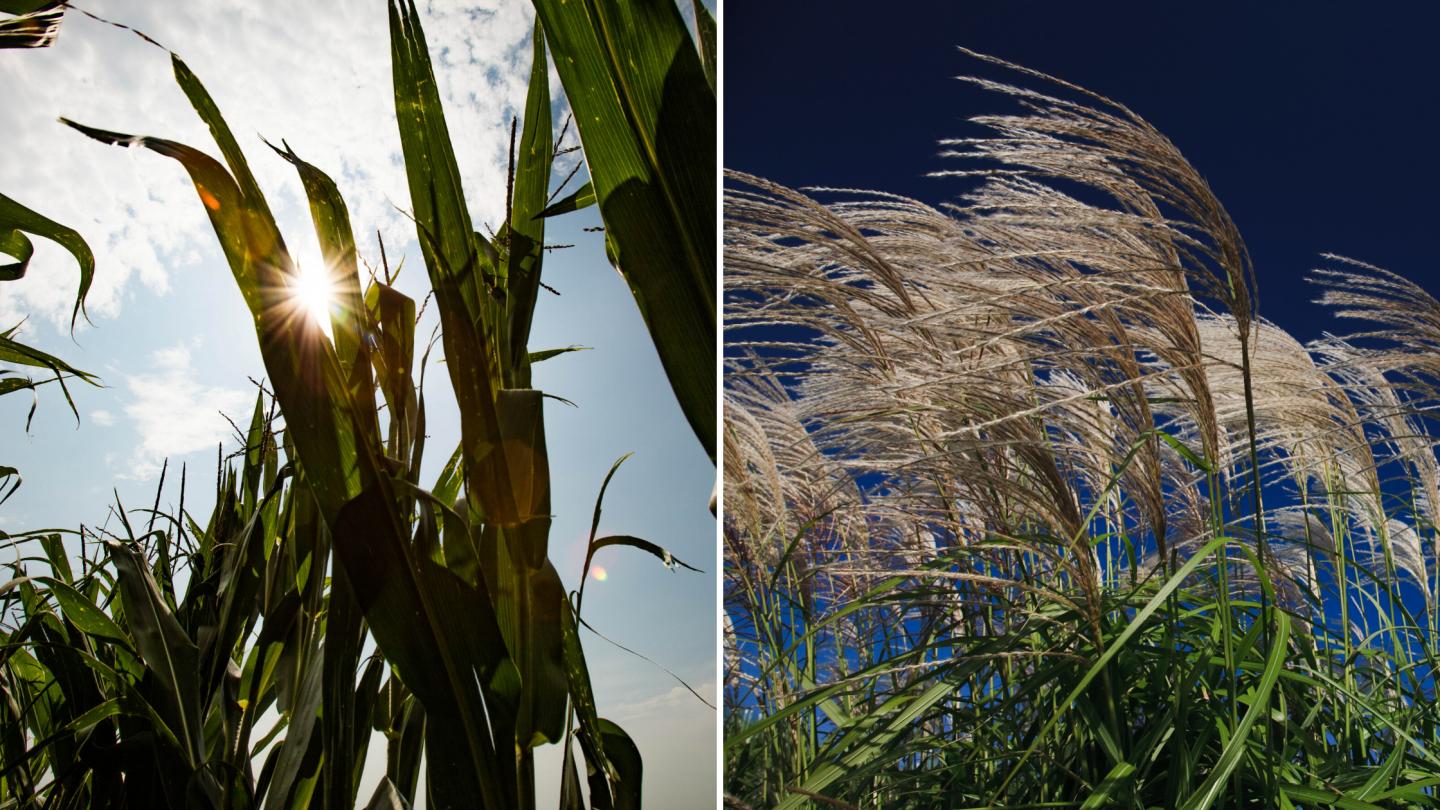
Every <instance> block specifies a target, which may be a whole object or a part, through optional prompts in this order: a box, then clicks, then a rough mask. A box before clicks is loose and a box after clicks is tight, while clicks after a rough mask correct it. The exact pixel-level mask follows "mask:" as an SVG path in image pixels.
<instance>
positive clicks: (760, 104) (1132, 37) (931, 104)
mask: <svg viewBox="0 0 1440 810" xmlns="http://www.w3.org/2000/svg"><path fill="white" fill-rule="evenodd" d="M1262 5H1263V6H1266V7H1264V8H1262V7H1261V6H1262ZM1082 6H1084V7H1082ZM1419 7H1420V4H1404V5H1402V4H1398V3H1396V4H1390V5H1388V6H1382V5H1380V4H1374V3H1366V4H1360V3H1353V4H1352V3H1317V4H1305V5H1302V4H1299V3H1289V4H1260V3H1256V4H1249V5H1241V4H1237V3H1224V4H1202V3H1188V4H1183V5H1182V4H1179V3H1159V2H1155V3H1139V2H1107V3H1102V4H1081V3H1074V4H1070V3H1061V2H1044V3H1042V2H1019V1H1018V0H1011V1H1010V2H1004V1H1003V0H983V1H982V2H929V1H923V2H922V1H917V0H891V1H890V2H884V3H876V2H865V3H859V2H836V3H830V4H819V3H808V2H806V3H801V2H792V3H786V2H777V1H776V0H726V3H725V4H724V15H725V16H724V25H725V76H724V82H725V84H724V93H725V96H724V98H725V110H724V113H725V114H724V137H725V141H724V163H725V166H726V167H728V168H734V169H741V170H745V171H748V172H752V173H755V174H759V175H763V176H766V177H769V178H771V179H773V180H776V181H779V182H782V183H786V184H789V185H796V186H802V185H827V186H851V187H863V188H875V189H880V190H884V191H891V192H896V193H901V194H907V195H911V196H915V197H917V198H919V199H923V200H927V201H930V202H942V201H946V200H950V199H953V198H955V197H957V196H959V195H960V194H962V193H963V192H964V191H965V189H966V186H965V185H964V183H963V182H962V181H960V180H956V179H954V178H949V179H933V178H927V177H925V176H924V175H925V173H926V172H928V171H932V170H936V169H944V168H958V163H957V162H956V161H950V160H942V159H941V158H939V157H938V156H937V154H936V153H937V152H938V147H937V146H936V141H937V140H939V139H940V138H944V137H956V136H960V137H964V136H969V135H975V134H978V133H979V132H981V130H979V129H978V128H976V127H974V126H973V125H970V124H968V123H966V121H965V119H966V118H968V117H970V116H971V115H975V114H979V113H992V112H1009V111H1012V110H1013V109H1014V107H1013V105H1012V104H1010V103H1009V102H1008V101H1007V100H1005V99H1004V98H1001V97H999V96H994V95H990V94H985V93H982V92H979V91H976V90H974V89H973V88H970V87H968V86H967V85H964V84H962V83H961V82H957V81H955V80H954V78H953V77H954V76H956V75H958V74H962V73H980V74H981V75H985V76H990V77H996V78H1005V77H1006V74H1004V73H1002V72H998V71H996V70H994V69H993V68H988V67H985V66H981V65H979V64H978V63H976V62H975V61H973V60H971V59H968V58H967V57H965V56H964V55H963V54H960V53H959V52H958V51H956V50H955V47H954V46H955V45H965V46H967V47H970V48H973V49H975V50H978V51H982V52H986V53H991V54H994V55H996V56H1000V57H1002V58H1005V59H1008V60H1010V61H1013V62H1017V63H1019V64H1022V65H1026V66H1028V67H1032V68H1035V69H1038V70H1042V71H1045V72H1047V73H1051V74H1054V75H1056V76H1059V77H1060V78H1063V79H1066V80H1068V81H1071V82H1074V83H1076V84H1080V85H1083V86H1085V87H1088V88H1090V89H1092V90H1095V91H1097V92H1099V93H1102V94H1104V95H1107V96H1109V97H1111V98H1113V99H1115V100H1117V101H1119V102H1121V103H1123V104H1125V105H1127V106H1129V107H1130V108H1131V109H1132V110H1134V111H1135V112H1137V113H1139V114H1140V115H1141V116H1143V117H1145V118H1146V119H1148V120H1149V121H1150V122H1151V123H1152V124H1154V125H1155V126H1156V127H1158V128H1159V129H1160V130H1161V131H1162V132H1164V133H1165V134H1166V135H1167V136H1168V137H1169V138H1170V139H1171V140H1172V141H1174V142H1175V143H1176V145H1178V146H1179V147H1180V149H1181V151H1182V152H1183V153H1184V154H1185V155H1186V157H1188V158H1189V160H1190V162H1191V163H1193V164H1194V165H1195V166H1196V168H1198V169H1199V170H1200V172H1201V174H1203V175H1204V176H1205V177H1206V178H1207V179H1208V180H1209V182H1210V185H1211V187H1212V188H1213V189H1214V191H1215V193H1216V195H1217V196H1218V197H1219V198H1220V200H1221V202H1222V203H1224V204H1225V206H1226V207H1227V208H1228V209H1229V211H1230V213H1231V215H1232V216H1233V217H1234V219H1235V221H1236V223H1237V225H1238V226H1239V228H1240V231H1241V234H1242V235H1243V236H1244V238H1245V240H1246V243H1247V244H1248V245H1249V247H1250V250H1251V254H1252V255H1253V257H1254V259H1255V264H1256V272H1257V276H1258V278H1259V285H1260V305H1261V314H1263V315H1265V316H1266V317H1268V318H1270V319H1272V320H1275V321H1277V322H1278V323H1280V325H1282V326H1284V327H1285V328H1287V329H1288V330H1290V331H1291V332H1292V333H1293V334H1295V335H1296V337H1299V338H1301V339H1302V340H1307V339H1310V338H1313V337H1316V336H1317V335H1318V334H1319V333H1320V331H1321V330H1323V329H1331V330H1337V329H1338V330H1339V331H1345V330H1346V329H1349V328H1351V327H1349V326H1347V325H1345V324H1343V323H1341V324H1337V323H1335V322H1334V321H1333V320H1329V319H1327V318H1326V317H1325V316H1324V313H1323V311H1322V310H1321V309H1320V308H1319V307H1318V306H1315V305H1313V304H1310V303H1309V301H1310V299H1311V298H1313V297H1314V295H1315V291H1314V289H1313V288H1312V286H1311V285H1309V284H1307V283H1305V282H1303V281H1302V278H1303V276H1304V275H1305V273H1306V272H1307V271H1308V270H1309V269H1310V268H1312V267H1314V266H1315V265H1316V264H1317V263H1318V262H1319V259H1318V254H1320V253H1321V252H1327V251H1328V252H1334V253H1340V254H1343V255H1348V256H1351V257H1353V258H1356V259H1360V260H1363V261H1368V262H1371V263H1373V264H1377V265H1380V266H1382V267H1387V268H1389V269H1391V270H1394V271H1396V272H1399V273H1401V274H1403V275H1406V276H1408V277H1410V278H1411V279H1414V280H1415V281H1417V282H1419V283H1421V284H1422V285H1424V286H1425V287H1426V288H1427V289H1429V290H1431V291H1432V292H1440V274H1437V270H1440V268H1437V267H1436V266H1435V258H1434V257H1435V253H1436V251H1435V247H1434V246H1435V244H1436V242H1437V239H1436V234H1437V232H1440V227H1437V222H1436V219H1437V214H1440V204H1437V200H1440V162H1437V152H1440V149H1437V147H1440V111H1437V105H1436V102H1437V95H1440V92H1437V85H1440V39H1437V36H1436V35H1437V26H1436V23H1437V22H1440V17H1437V15H1436V14H1434V13H1430V14H1422V13H1420V12H1417V11H1416V10H1415V9H1418V8H1419Z"/></svg>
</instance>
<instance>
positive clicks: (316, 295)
mask: <svg viewBox="0 0 1440 810" xmlns="http://www.w3.org/2000/svg"><path fill="white" fill-rule="evenodd" d="M297 270H298V272H297V273H296V275H295V277H294V278H293V279H291V281H290V294H291V296H293V297H294V299H295V305H296V307H297V308H298V309H300V310H302V311H303V312H304V313H305V314H306V316H308V317H309V318H310V319H311V320H313V321H315V322H316V323H317V324H319V325H320V326H321V328H322V329H324V330H325V332H326V333H327V334H328V333H329V332H330V307H331V305H332V304H333V303H334V302H335V287H334V285H332V284H331V283H330V273H329V271H328V270H327V268H326V267H325V263H324V262H322V261H316V260H312V261H307V262H303V263H300V264H299V266H298V268H297Z"/></svg>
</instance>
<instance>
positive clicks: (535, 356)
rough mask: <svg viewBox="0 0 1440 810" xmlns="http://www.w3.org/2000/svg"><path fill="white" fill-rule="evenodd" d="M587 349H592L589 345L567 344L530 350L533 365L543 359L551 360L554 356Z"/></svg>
mask: <svg viewBox="0 0 1440 810" xmlns="http://www.w3.org/2000/svg"><path fill="white" fill-rule="evenodd" d="M586 351H590V347H589V346H566V347H565V348H563V349H541V350H540V351H538V352H530V363H531V364H532V365H533V364H535V363H539V362H540V361H542V360H549V359H550V358H552V357H559V356H560V355H562V354H569V353H570V352H586Z"/></svg>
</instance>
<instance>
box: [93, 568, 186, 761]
mask: <svg viewBox="0 0 1440 810" xmlns="http://www.w3.org/2000/svg"><path fill="white" fill-rule="evenodd" d="M109 549H110V559H111V560H113V561H114V563H115V566H116V569H117V571H118V572H119V576H118V585H119V591H120V601H121V603H122V604H123V605H124V608H125V616H126V618H127V620H128V622H129V624H130V627H131V628H132V630H133V632H134V635H135V648H136V650H138V651H139V653H140V657H141V658H142V659H143V660H144V661H145V666H146V667H147V668H148V669H149V670H150V671H151V672H152V673H154V674H155V678H156V680H157V681H159V683H160V684H161V685H162V686H163V687H164V688H165V692H166V695H167V697H168V699H169V702H170V705H169V706H167V707H165V708H166V710H167V712H166V713H167V714H168V717H167V720H168V721H169V722H168V725H170V726H172V727H173V728H174V730H175V732H176V736H177V737H178V739H179V742H180V745H181V750H182V751H183V752H184V754H185V756H187V757H189V764H190V766H191V767H192V768H194V767H198V766H199V764H200V762H201V761H202V760H203V756H204V754H203V750H202V748H201V742H202V736H201V735H202V731H201V724H200V689H199V684H198V683H197V678H196V670H197V667H198V665H199V657H200V651H199V650H198V649H197V648H196V647H195V643H194V642H193V641H192V640H191V639H190V637H189V636H187V635H186V634H185V631H184V629H183V628H181V627H180V624H179V622H177V621H175V616H174V614H172V613H171V612H170V608H169V607H168V606H166V604H165V601H164V600H163V599H162V598H161V596H160V591H159V588H157V587H156V585H155V581H154V579H153V578H152V577H151V576H150V570H149V566H148V565H147V564H146V563H145V560H144V558H143V557H141V556H140V554H139V553H138V552H136V551H134V550H133V549H130V548H128V547H126V546H124V545H122V544H120V543H114V542H112V543H110V544H109Z"/></svg>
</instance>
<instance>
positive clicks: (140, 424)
mask: <svg viewBox="0 0 1440 810" xmlns="http://www.w3.org/2000/svg"><path fill="white" fill-rule="evenodd" d="M150 359H151V368H150V370H149V371H148V372H146V373H144V374H136V375H133V376H131V377H130V378H129V379H128V380H126V381H125V388H126V389H127V391H128V392H129V401H128V402H127V404H126V405H125V415H126V416H127V417H129V419H130V421H131V422H132V423H133V425H134V427H135V431H136V434H137V437H138V444H137V446H136V450H135V456H136V457H135V458H134V459H133V460H131V463H130V466H131V472H130V473H128V474H127V477H135V478H148V477H150V476H153V475H154V474H155V473H156V472H157V471H158V470H159V468H160V464H161V462H163V461H164V460H165V459H167V458H175V457H178V456H182V455H185V454H187V453H193V452H196V451H199V450H210V449H213V448H214V447H215V445H216V444H217V443H219V442H221V441H222V440H224V439H225V438H226V437H227V436H228V435H229V433H230V423H229V422H227V421H226V420H225V417H224V416H223V415H222V413H229V414H232V415H234V414H239V413H240V412H241V411H243V410H244V409H245V408H246V407H247V406H248V404H249V402H250V396H249V395H248V394H246V393H245V392H243V391H238V390H234V389H229V388H217V387H214V386H209V385H204V384H202V383H201V382H199V381H198V380H197V379H196V375H195V370H194V369H193V368H192V367H191V364H190V349H189V348H187V347H186V346H183V345H180V346H172V347H170V348H168V349H161V350H160V351H157V352H155V353H154V354H152V355H151V358H150ZM96 421H97V422H98V421H99V419H98V418H97V420H96Z"/></svg>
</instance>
